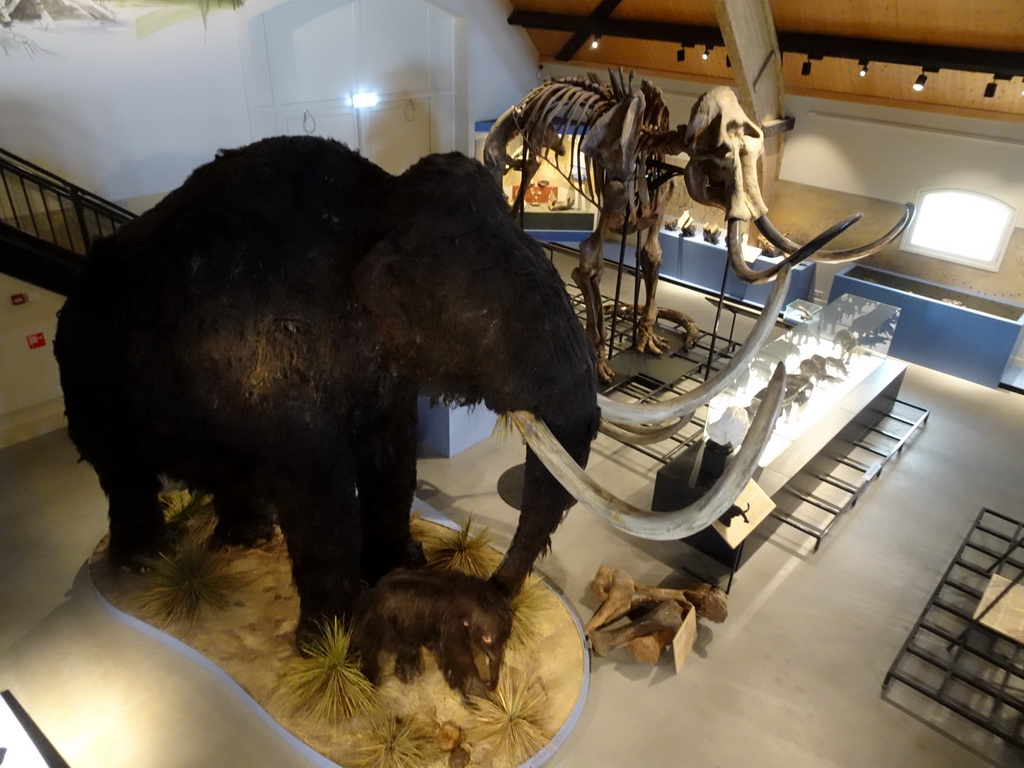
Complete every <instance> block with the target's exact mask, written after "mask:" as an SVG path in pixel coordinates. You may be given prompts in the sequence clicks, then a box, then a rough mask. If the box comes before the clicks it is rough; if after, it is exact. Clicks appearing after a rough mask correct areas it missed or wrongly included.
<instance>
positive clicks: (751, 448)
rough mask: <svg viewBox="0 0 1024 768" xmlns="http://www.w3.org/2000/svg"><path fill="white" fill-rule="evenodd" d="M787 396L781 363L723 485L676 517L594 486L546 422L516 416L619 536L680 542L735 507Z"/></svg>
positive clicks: (534, 444) (551, 467)
mask: <svg viewBox="0 0 1024 768" xmlns="http://www.w3.org/2000/svg"><path fill="white" fill-rule="evenodd" d="M785 391H786V371H785V368H784V367H783V365H782V363H779V364H778V366H777V367H776V368H775V374H774V375H773V376H772V380H771V382H769V384H768V388H767V391H766V392H765V395H764V398H763V399H762V400H761V403H760V404H759V405H758V408H757V413H756V414H755V416H754V419H753V421H752V422H751V424H750V429H749V430H748V431H747V436H746V438H744V440H743V444H742V445H741V446H740V449H739V451H737V452H736V455H735V456H734V457H733V459H732V461H730V462H729V465H728V466H727V467H726V469H725V471H724V472H723V473H722V475H721V477H719V478H718V481H717V482H716V483H715V484H714V485H713V486H712V487H711V489H710V490H709V491H708V492H707V493H705V494H704V495H703V496H702V497H701V498H700V499H698V500H697V501H695V502H694V503H693V504H690V505H689V506H687V507H683V508H682V509H678V510H676V511H674V512H664V513H661V512H653V511H651V510H646V509H641V508H640V507H636V506H633V505H632V504H629V503H628V502H625V501H623V500H622V499H619V498H617V497H616V496H613V495H612V494H611V493H609V492H608V491H606V490H605V489H604V488H602V487H601V486H599V485H598V484H597V483H595V482H594V481H593V480H592V479H591V478H590V477H589V476H588V475H587V474H586V473H585V472H584V471H583V470H582V469H580V467H579V465H577V464H576V462H575V461H573V460H572V458H571V457H570V456H569V454H568V453H566V451H565V449H564V448H563V447H562V446H561V444H560V443H559V442H558V441H557V440H555V438H554V436H553V435H552V434H551V432H550V430H548V428H547V427H546V426H545V425H544V423H543V422H542V421H540V420H539V419H537V417H535V416H534V415H533V414H532V413H529V412H527V411H515V412H513V413H512V414H511V416H512V421H513V422H514V423H515V425H516V426H517V427H518V428H519V431H520V432H522V433H523V437H524V438H526V443H527V445H529V446H530V448H531V449H532V450H533V452H534V453H535V454H536V456H537V458H539V459H540V460H541V462H542V463H543V464H544V466H545V467H547V469H548V471H549V472H550V473H551V474H552V475H553V476H554V477H555V478H556V479H557V480H558V482H560V483H561V484H562V485H563V486H564V487H565V489H566V490H567V491H568V492H569V493H570V494H572V495H573V496H574V497H575V498H577V499H578V500H579V501H581V502H583V504H585V505H586V506H588V507H590V509H591V510H592V511H593V512H594V513H595V514H597V515H598V516H599V517H601V518H602V519H604V520H605V521H607V522H608V523H610V524H611V525H612V526H614V527H615V528H618V529H619V530H620V531H625V532H626V533H631V534H633V535H634V536H640V537H641V538H644V539H658V540H667V539H681V538H684V537H686V536H691V535H693V534H695V533H697V532H698V531H701V530H703V529H704V528H707V527H708V526H709V525H711V523H713V522H714V521H715V520H717V519H718V518H719V517H721V516H722V515H723V514H725V512H726V511H727V510H728V509H729V507H730V506H732V504H733V502H735V501H736V498H737V497H738V496H739V495H740V493H741V492H742V490H743V488H744V487H745V486H746V484H747V482H749V480H750V478H751V477H752V476H753V474H754V470H755V469H756V468H757V462H758V459H760V458H761V454H762V453H763V452H764V448H765V446H766V445H768V440H769V439H770V438H771V436H772V432H773V431H774V429H775V420H776V418H778V415H779V409H780V407H781V404H782V396H783V394H784V393H785Z"/></svg>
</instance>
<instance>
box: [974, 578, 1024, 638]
mask: <svg viewBox="0 0 1024 768" xmlns="http://www.w3.org/2000/svg"><path fill="white" fill-rule="evenodd" d="M1008 587H1009V589H1007V588H1008ZM1004 592H1005V594H1004ZM994 600H998V601H999V602H997V603H996V604H995V605H993V606H992V609H991V610H990V611H989V612H988V613H986V614H985V616H984V617H983V618H981V619H980V620H979V623H980V624H983V625H984V626H986V627H989V628H990V629H994V630H995V631H996V632H998V633H999V634H1001V635H1005V636H1006V637H1008V638H1010V639H1011V640H1016V641H1017V642H1018V643H1024V586H1022V585H1020V584H1014V585H1013V586H1010V580H1009V579H1006V578H1004V577H1002V576H1000V575H999V574H993V576H992V578H991V580H989V582H988V586H987V587H986V588H985V594H983V595H982V596H981V600H980V601H979V603H978V608H977V610H975V611H974V618H978V616H981V613H982V611H984V610H985V609H986V608H988V606H989V605H991V604H992V602H993V601H994Z"/></svg>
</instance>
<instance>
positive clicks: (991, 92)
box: [985, 80, 996, 99]
mask: <svg viewBox="0 0 1024 768" xmlns="http://www.w3.org/2000/svg"><path fill="white" fill-rule="evenodd" d="M995 95H996V81H995V80H993V81H992V82H991V83H988V84H987V85H986V86H985V98H986V99H991V98H992V97H993V96H995Z"/></svg>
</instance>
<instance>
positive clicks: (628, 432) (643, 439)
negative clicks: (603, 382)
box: [600, 414, 693, 445]
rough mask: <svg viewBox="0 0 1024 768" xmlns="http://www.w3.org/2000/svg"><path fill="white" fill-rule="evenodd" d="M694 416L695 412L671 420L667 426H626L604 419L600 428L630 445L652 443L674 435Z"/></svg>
mask: <svg viewBox="0 0 1024 768" xmlns="http://www.w3.org/2000/svg"><path fill="white" fill-rule="evenodd" d="M692 416H693V414H686V415H685V416H682V417H680V418H679V419H677V420H676V421H671V422H669V423H668V424H666V425H665V426H657V427H643V426H629V427H626V426H623V425H621V424H612V423H611V422H610V421H604V420H602V421H601V426H600V430H601V431H602V432H604V433H605V434H606V435H608V436H609V437H613V438H615V439H616V440H618V441H619V442H620V443H628V444H629V445H652V444H653V443H660V442H661V441H662V440H667V439H668V438H670V437H672V435H674V434H675V433H676V432H678V431H679V430H680V429H682V428H683V427H685V426H686V425H687V424H689V423H690V419H691V418H692Z"/></svg>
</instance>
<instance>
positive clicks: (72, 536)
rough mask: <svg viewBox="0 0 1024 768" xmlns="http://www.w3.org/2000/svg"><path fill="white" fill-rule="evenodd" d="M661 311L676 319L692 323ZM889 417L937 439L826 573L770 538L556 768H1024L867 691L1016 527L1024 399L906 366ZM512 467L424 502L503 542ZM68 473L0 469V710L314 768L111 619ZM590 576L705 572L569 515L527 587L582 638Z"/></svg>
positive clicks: (120, 758) (82, 490)
mask: <svg viewBox="0 0 1024 768" xmlns="http://www.w3.org/2000/svg"><path fill="white" fill-rule="evenodd" d="M663 293H664V296H663V297H662V301H663V303H665V302H668V301H678V302H680V304H681V305H683V307H682V308H685V307H688V306H694V307H698V308H699V305H704V304H705V302H703V301H702V300H697V299H694V298H692V297H690V298H686V297H685V296H683V297H682V298H678V297H675V293H674V292H673V290H672V289H671V287H666V288H665V290H664V291H663ZM682 293H685V292H682ZM702 324H703V323H702ZM936 343H941V340H936ZM902 397H903V399H905V400H907V401H909V402H911V403H914V404H917V405H920V406H923V407H925V408H928V409H930V410H931V416H930V418H929V420H928V422H927V424H926V425H925V427H924V428H923V430H922V431H920V432H919V433H918V434H917V435H916V436H915V437H914V438H913V439H912V440H911V442H910V444H909V446H908V447H907V448H906V449H905V450H904V451H903V453H902V454H901V455H900V456H898V457H897V458H896V459H894V461H893V462H892V463H890V464H889V465H888V466H887V467H886V469H885V471H884V472H883V473H882V475H881V477H880V478H879V479H878V480H877V481H876V482H875V483H874V485H873V486H872V487H870V488H869V489H868V490H867V491H866V493H865V494H864V496H863V497H862V498H861V500H860V501H859V503H858V504H857V505H856V506H854V507H853V508H852V509H851V510H850V512H849V513H847V514H846V515H845V516H844V517H842V518H841V519H840V521H839V522H838V523H837V524H836V526H835V527H834V528H833V530H832V532H831V533H830V535H829V536H828V537H827V538H826V539H825V540H824V542H823V544H822V545H821V547H820V548H819V549H818V551H816V552H812V546H811V545H812V541H811V540H810V539H808V538H807V537H805V536H803V535H802V534H800V533H798V532H797V531H795V530H793V529H790V528H788V527H786V526H783V527H781V528H779V529H778V530H776V531H775V532H774V533H772V535H771V536H770V537H769V538H768V539H767V540H766V541H765V542H764V544H763V545H762V546H760V548H758V549H757V551H756V552H755V553H754V554H753V555H752V557H751V558H750V560H749V561H748V562H746V563H745V564H744V565H743V567H742V568H741V569H740V571H739V573H738V574H737V577H736V580H735V583H734V584H733V587H732V592H731V595H730V615H729V618H728V619H727V620H726V621H725V623H723V624H719V625H706V624H705V625H703V627H702V629H701V633H700V636H699V638H698V646H697V653H695V654H694V655H693V656H692V657H691V658H690V659H689V660H688V661H687V662H686V665H685V666H684V667H683V669H682V671H681V672H680V673H679V674H676V673H675V672H674V670H673V668H672V666H671V663H670V662H669V660H668V659H667V658H666V659H663V660H662V663H661V664H659V665H658V666H657V667H655V668H651V667H647V666H644V665H641V664H639V663H636V662H633V661H632V660H631V659H630V658H629V657H628V656H626V655H625V654H622V655H619V654H618V653H616V654H615V655H613V656H610V657H607V658H604V659H595V660H594V663H593V667H592V675H591V680H590V690H589V695H588V697H587V703H586V706H585V708H584V710H583V713H582V715H581V717H580V719H579V722H578V724H577V726H576V727H575V729H574V730H573V732H572V733H571V735H570V736H569V737H568V739H567V740H566V742H565V743H564V745H563V746H562V747H561V749H560V750H559V751H558V752H557V753H556V754H555V756H554V757H553V758H552V759H551V760H550V762H549V763H548V765H551V766H559V767H561V768H568V767H570V766H571V767H572V768H595V767H596V766H615V767H618V766H623V767H626V766H630V767H631V766H643V767H644V768H662V767H664V768H670V767H671V768H680V767H683V766H694V767H695V768H697V767H699V768H715V767H716V766H720V767H721V768H749V767H756V768H776V767H777V768H783V767H785V768H823V766H841V767H842V768H880V767H881V768H960V767H966V766H983V765H987V764H990V763H991V764H995V765H999V766H1018V765H1024V756H1022V754H1021V753H1020V752H1019V751H1017V750H1014V749H1011V748H1008V747H1005V746H1004V745H1003V743H1002V742H1000V741H998V740H995V739H992V738H990V737H988V736H987V735H986V734H985V733H984V732H983V731H981V730H979V729H977V728H976V727H975V726H972V725H970V724H969V723H967V722H965V721H963V720H960V719H958V718H957V717H956V716H954V715H951V714H949V713H947V712H946V711H945V710H942V709H941V708H938V707H936V706H934V705H931V704H929V703H928V702H926V701H923V700H921V699H920V698H919V697H917V696H916V695H914V694H911V693H910V692H908V691H907V690H906V689H895V690H894V695H893V696H891V697H883V696H882V693H881V683H882V679H883V676H884V675H885V673H886V671H887V669H888V668H889V665H890V664H891V663H892V661H893V659H894V658H895V656H896V654H897V652H898V651H899V650H900V647H901V644H902V643H903V641H904V639H905V638H906V636H907V633H908V632H909V631H910V629H911V627H912V625H913V623H914V622H915V621H916V619H917V617H918V615H919V614H920V612H921V610H922V608H923V607H924V604H925V602H926V601H927V600H928V598H929V596H930V595H931V593H932V591H933V589H934V588H935V585H936V583H937V582H938V579H939V578H940V576H941V575H942V573H943V572H944V571H945V569H946V567H947V565H948V564H949V562H950V559H951V558H952V556H953V554H954V552H955V551H956V549H957V548H958V546H959V544H960V542H961V540H962V539H963V537H964V536H965V534H966V532H967V531H968V529H969V528H970V527H971V524H972V522H973V521H974V519H975V517H976V515H977V514H978V511H979V509H980V508H981V507H982V506H986V507H989V508H992V509H994V510H998V511H1001V512H1003V513H1006V514H1009V515H1015V516H1016V515H1024V509H1022V506H1024V480H1022V468H1024V465H1022V462H1021V450H1022V446H1024V397H1022V396H1021V395H1020V394H1016V393H1012V392H1008V391H1005V390H993V389H986V388H983V387H981V386H978V385H975V384H971V383H969V382H966V381H963V380H960V379H956V378H953V377H950V376H947V375H945V374H941V373H935V372H932V371H928V370H925V369H922V368H919V367H916V366H914V365H910V366H909V370H908V373H907V376H906V380H905V382H904V384H903V390H902ZM522 452H523V449H522V446H521V443H520V441H519V440H516V439H509V438H504V439H503V438H501V437H500V436H497V435H495V436H493V437H491V438H490V439H487V440H485V441H484V442H482V443H479V444H477V445H475V446H473V447H471V448H469V449H468V450H466V451H464V452H462V453H461V454H459V455H457V456H456V457H454V458H452V459H444V458H436V457H427V456H424V457H422V459H421V461H420V467H419V469H420V482H419V496H420V498H421V499H422V500H423V501H425V502H426V503H427V504H429V505H431V506H432V507H434V508H435V509H437V510H439V511H441V512H443V513H445V514H447V515H448V516H449V517H450V518H452V519H453V520H455V521H457V522H461V521H463V520H465V518H466V517H467V516H468V515H470V514H473V515H474V516H475V519H477V520H479V521H480V522H481V523H483V524H486V525H488V526H490V531H491V533H492V534H493V535H494V537H495V538H496V540H497V541H498V542H499V544H503V543H505V542H507V541H508V538H509V537H510V535H511V533H512V531H513V530H514V526H515V524H516V519H517V515H516V512H515V511H514V510H512V509H511V508H510V507H508V506H507V505H506V504H505V503H504V502H503V501H502V500H501V498H500V497H499V496H498V494H497V493H496V492H495V487H496V482H497V479H498V477H499V476H500V475H501V474H502V473H503V472H505V470H507V469H509V468H510V467H513V466H515V465H516V464H518V463H519V462H521V461H522ZM76 459H77V455H76V452H75V450H74V448H73V447H72V446H71V444H70V443H69V441H68V439H67V435H66V433H65V432H64V431H59V432H55V433H51V434H49V435H45V436H43V437H39V438H36V439H34V440H30V441H28V442H25V443H21V444H19V445H15V446H13V447H10V448H7V449H5V450H3V451H0V689H10V690H11V691H12V692H13V693H14V694H15V695H16V696H17V697H18V699H19V700H20V701H21V703H22V704H23V705H24V707H25V708H26V709H27V710H28V712H29V713H30V714H31V715H32V716H33V717H34V718H35V720H36V721H37V722H38V724H39V725H40V726H41V727H42V730H43V731H44V732H45V733H46V734H47V736H48V737H49V738H50V740H51V741H52V742H53V743H54V745H55V746H56V747H57V749H58V750H59V751H60V753H61V754H62V755H63V756H64V758H65V759H66V760H67V761H68V763H69V764H70V765H71V766H73V768H92V767H93V766H95V767H97V768H98V767H99V766H103V768H121V766H124V767H125V768H128V766H131V767H132V768H139V767H140V766H144V767H146V768H150V767H152V768H162V767H163V766H166V767H167V768H171V767H172V766H173V767H174V768H181V767H182V766H195V767H197V768H198V767H201V766H202V767H205V766H211V767H212V766H216V767H217V768H228V767H229V766H238V767H239V768H241V767H242V766H244V767H245V768H259V767H261V766H267V768H282V767H283V766H305V765H309V763H308V761H307V760H306V759H305V758H304V757H302V756H301V755H300V754H299V753H298V752H296V751H295V749H294V748H293V747H292V746H291V745H290V744H289V743H288V742H287V741H286V740H284V739H283V738H281V737H280V736H278V735H276V734H275V733H274V732H273V731H272V730H271V729H270V728H268V727H267V726H266V724H265V723H264V722H263V720H262V719H261V717H260V714H259V713H258V712H256V711H254V710H253V708H252V707H251V706H250V705H249V704H248V703H246V701H244V700H243V699H242V698H240V697H239V696H238V695H237V694H236V693H235V692H234V691H232V690H231V689H230V687H229V686H227V685H225V684H224V683H223V682H222V681H221V680H220V679H219V678H218V677H217V676H216V675H215V674H213V673H211V672H210V671H208V670H207V669H205V668H203V667H202V666H200V665H198V664H197V663H195V662H194V661H192V660H190V659H188V658H186V657H184V656H183V655H181V654H179V653H178V652H176V651H175V650H172V649H171V648H168V647H166V646H164V645H162V644H161V643H160V642H158V641H156V640H154V639H152V638H150V637H147V636H145V635H143V634H141V633H139V632H138V631H136V630H135V629H133V628H131V627H129V626H127V625H125V624H124V623H121V622H120V621H119V620H117V619H116V618H114V617H113V616H112V615H111V613H109V612H108V611H107V610H105V609H104V607H103V606H102V605H101V603H100V600H99V599H98V598H97V596H96V594H95V593H94V591H93V589H92V587H91V584H90V581H89V577H88V574H87V572H86V571H85V570H83V564H84V562H85V561H86V558H87V557H88V556H89V554H90V553H91V552H92V550H93V547H94V546H95V544H96V543H97V541H98V540H99V539H100V537H101V536H102V535H103V534H104V532H105V527H106V520H105V514H106V507H105V502H104V499H103V495H102V493H101V491H100V489H99V487H98V484H97V482H96V479H95V476H94V474H93V473H92V470H91V469H90V468H89V467H88V466H86V465H82V464H78V463H76ZM590 466H591V469H592V472H593V474H594V475H595V476H596V477H598V478H600V479H601V480H602V481H603V482H604V483H605V484H606V485H608V486H610V487H612V488H615V489H617V490H618V492H619V493H620V495H623V496H625V497H627V499H629V500H630V501H634V502H636V503H644V504H647V503H649V502H650V496H651V487H652V485H651V478H652V475H653V470H654V463H653V462H652V461H651V460H649V459H647V458H645V457H643V456H641V455H640V454H638V453H637V452H635V451H633V450H631V449H628V448H624V447H621V446H619V445H618V444H617V443H614V442H613V441H611V440H610V439H608V438H606V437H604V436H601V437H599V438H598V440H597V442H596V443H595V449H594V453H593V456H592V459H591V464H590ZM601 564H608V565H611V566H614V567H618V568H623V569H626V570H628V571H629V572H630V573H631V574H632V575H633V576H634V578H636V579H637V580H640V581H643V582H646V583H652V584H659V583H665V584H666V585H669V586H676V585H681V584H684V583H686V582H688V581H692V579H691V578H690V577H688V576H687V575H686V574H685V573H683V572H682V571H681V570H680V569H681V567H682V566H683V565H686V566H687V567H690V568H695V569H698V570H699V569H701V568H702V567H703V566H704V565H706V563H702V556H697V555H695V554H694V552H693V551H692V550H690V549H689V547H687V546H686V545H684V544H682V543H679V542H647V541H641V540H635V539H633V538H631V537H629V536H627V535H624V534H620V533H617V532H616V531H614V530H612V529H611V528H609V527H608V526H606V525H605V524H603V523H602V522H600V521H599V520H598V519H597V518H596V517H595V516H594V515H592V514H591V513H590V512H588V511H587V510H585V509H583V508H580V507H576V508H574V509H573V510H572V511H571V512H570V513H569V515H568V517H567V519H566V521H565V522H564V524H563V525H562V526H561V528H559V530H558V532H557V533H556V534H555V537H554V543H553V548H552V552H551V554H549V555H548V556H547V557H546V559H544V560H543V561H541V563H540V566H539V567H540V570H541V571H542V572H543V574H545V575H546V576H547V577H548V578H549V579H550V581H551V582H552V583H553V584H555V585H557V586H558V587H559V588H560V589H561V590H562V591H563V593H564V595H565V597H566V599H567V600H568V602H569V603H570V604H571V605H572V606H573V607H574V608H575V609H576V610H577V612H578V613H579V614H580V615H582V616H583V617H584V618H586V617H588V616H589V615H590V613H591V612H592V611H593V609H594V608H595V607H596V601H595V599H594V598H593V597H592V596H591V595H590V594H589V592H588V590H587V585H588V583H589V581H590V579H591V578H592V577H593V575H594V572H595V570H596V569H597V567H598V566H599V565H601ZM897 693H898V694H899V695H895V694H897ZM0 737H2V734H0Z"/></svg>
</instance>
